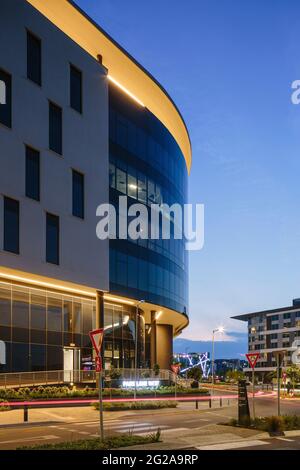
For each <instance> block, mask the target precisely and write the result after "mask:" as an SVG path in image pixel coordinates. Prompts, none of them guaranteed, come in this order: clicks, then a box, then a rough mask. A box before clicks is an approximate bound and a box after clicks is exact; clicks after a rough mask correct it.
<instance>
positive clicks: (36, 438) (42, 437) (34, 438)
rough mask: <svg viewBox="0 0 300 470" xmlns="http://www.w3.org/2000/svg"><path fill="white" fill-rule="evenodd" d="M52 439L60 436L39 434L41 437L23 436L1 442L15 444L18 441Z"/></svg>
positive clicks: (1, 442) (0, 442)
mask: <svg viewBox="0 0 300 470" xmlns="http://www.w3.org/2000/svg"><path fill="white" fill-rule="evenodd" d="M50 439H59V437H58V436H52V435H49V436H39V437H23V438H19V439H12V440H11V441H0V445H1V444H14V443H16V442H31V441H47V440H50Z"/></svg>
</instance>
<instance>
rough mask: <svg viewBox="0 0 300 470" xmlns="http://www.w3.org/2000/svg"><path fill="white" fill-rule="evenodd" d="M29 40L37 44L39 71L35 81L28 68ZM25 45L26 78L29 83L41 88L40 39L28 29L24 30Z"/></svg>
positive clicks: (32, 73)
mask: <svg viewBox="0 0 300 470" xmlns="http://www.w3.org/2000/svg"><path fill="white" fill-rule="evenodd" d="M29 38H32V39H33V40H34V41H36V42H37V43H38V44H39V46H40V47H39V69H38V78H37V79H35V77H34V72H33V71H31V70H30V68H29V63H30V60H29V57H30V54H29V52H30V51H29ZM26 45H27V78H28V80H30V81H31V82H33V83H35V84H36V85H38V86H39V87H41V86H42V81H43V76H42V39H41V38H40V37H39V36H38V35H37V34H35V33H33V32H32V31H31V30H30V29H26Z"/></svg>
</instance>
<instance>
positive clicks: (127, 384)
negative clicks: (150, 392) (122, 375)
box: [122, 380, 160, 388]
mask: <svg viewBox="0 0 300 470" xmlns="http://www.w3.org/2000/svg"><path fill="white" fill-rule="evenodd" d="M159 384H160V381H159V380H138V381H137V382H136V386H137V387H140V388H157V387H159ZM122 387H124V388H135V381H134V380H123V382H122Z"/></svg>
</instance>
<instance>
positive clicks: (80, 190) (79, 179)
mask: <svg viewBox="0 0 300 470" xmlns="http://www.w3.org/2000/svg"><path fill="white" fill-rule="evenodd" d="M72 177H73V211H72V212H73V215H74V216H75V217H80V218H81V219H83V218H84V175H83V174H81V173H79V172H78V171H75V170H73V174H72Z"/></svg>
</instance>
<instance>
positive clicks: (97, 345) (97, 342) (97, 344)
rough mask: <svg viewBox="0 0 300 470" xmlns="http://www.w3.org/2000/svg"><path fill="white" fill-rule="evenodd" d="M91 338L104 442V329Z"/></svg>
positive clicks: (101, 435) (93, 333)
mask: <svg viewBox="0 0 300 470" xmlns="http://www.w3.org/2000/svg"><path fill="white" fill-rule="evenodd" d="M89 336H90V338H91V341H92V345H93V348H94V349H95V352H96V357H95V369H96V372H97V373H98V374H99V418H100V439H101V442H103V440H104V421H103V390H102V389H103V384H102V359H101V346H102V341H103V336H104V329H103V328H99V329H98V330H93V331H90V333H89Z"/></svg>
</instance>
